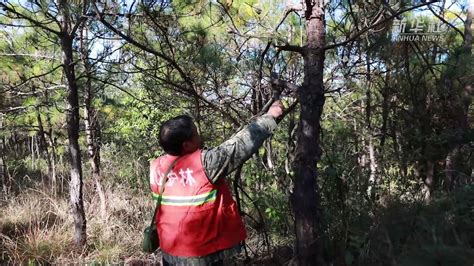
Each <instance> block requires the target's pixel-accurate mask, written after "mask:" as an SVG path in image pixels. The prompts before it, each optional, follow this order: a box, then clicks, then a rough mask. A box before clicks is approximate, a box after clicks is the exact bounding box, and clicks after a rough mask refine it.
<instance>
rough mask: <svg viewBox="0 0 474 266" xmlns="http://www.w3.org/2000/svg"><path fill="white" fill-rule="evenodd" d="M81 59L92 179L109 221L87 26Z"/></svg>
mask: <svg viewBox="0 0 474 266" xmlns="http://www.w3.org/2000/svg"><path fill="white" fill-rule="evenodd" d="M81 60H82V63H83V65H84V70H85V72H86V73H85V75H86V84H85V94H84V106H85V108H84V124H85V130H86V142H87V154H88V155H89V164H90V166H91V172H92V179H93V180H94V184H95V189H96V191H97V195H98V196H99V205H100V216H101V218H102V221H104V222H106V221H107V201H106V197H105V192H104V189H103V187H102V184H101V175H100V132H101V130H100V123H99V113H98V112H97V111H96V109H95V108H94V105H93V104H92V100H93V99H94V89H93V88H92V79H91V75H92V74H91V66H90V63H89V45H88V40H87V28H86V27H84V28H83V29H82V31H81Z"/></svg>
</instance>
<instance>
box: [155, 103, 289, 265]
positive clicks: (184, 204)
mask: <svg viewBox="0 0 474 266" xmlns="http://www.w3.org/2000/svg"><path fill="white" fill-rule="evenodd" d="M282 113H283V105H282V104H281V102H279V101H277V102H275V103H274V104H273V105H272V106H271V107H270V109H269V111H268V112H267V113H266V114H265V115H263V116H260V117H258V118H257V119H256V120H255V121H253V122H252V123H250V124H249V125H247V126H246V127H245V128H244V129H242V130H241V131H239V132H238V133H237V134H235V135H234V136H233V137H232V138H231V139H229V140H227V141H225V142H224V143H222V144H221V145H219V146H217V147H215V148H212V149H202V147H203V143H202V140H201V137H200V136H199V134H198V132H197V128H196V126H195V125H194V123H193V121H192V118H191V117H189V116H178V117H175V118H173V119H170V120H168V121H166V122H165V123H163V125H162V126H161V128H160V145H161V147H162V148H163V150H164V151H165V153H166V154H165V155H163V156H160V157H158V158H156V159H155V160H153V161H152V162H151V163H150V185H151V189H152V192H153V196H154V197H155V198H159V197H161V205H160V208H159V210H158V215H157V217H156V223H157V228H158V235H159V237H160V246H161V250H162V253H163V265H193V266H194V265H223V261H224V259H227V258H230V257H232V256H233V255H235V254H237V253H238V252H240V248H241V246H240V243H241V242H242V241H243V240H245V238H246V231H245V227H244V224H243V222H242V218H241V217H240V214H239V212H238V210H237V204H236V203H235V201H234V200H233V198H232V194H231V193H230V191H229V187H228V185H227V183H226V180H225V176H226V175H228V174H229V173H231V172H232V171H233V170H235V169H236V168H237V167H239V166H240V165H241V164H242V163H244V162H245V161H246V160H248V159H249V158H250V156H251V155H252V154H253V153H255V152H256V151H257V150H258V148H259V147H260V146H261V145H262V144H263V141H264V140H265V139H267V138H268V137H269V136H270V135H271V133H272V131H273V130H274V129H275V128H276V126H277V124H276V121H275V119H276V118H277V117H279V116H281V115H282ZM161 186H164V187H163V188H161ZM161 192H162V195H161V196H160V193H161Z"/></svg>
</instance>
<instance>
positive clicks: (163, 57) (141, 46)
mask: <svg viewBox="0 0 474 266" xmlns="http://www.w3.org/2000/svg"><path fill="white" fill-rule="evenodd" d="M93 7H94V9H95V11H96V15H97V17H98V18H99V21H100V22H102V24H104V26H106V27H107V28H108V29H110V30H111V31H113V32H114V33H116V34H117V35H119V36H120V37H122V38H123V39H124V40H125V41H127V42H128V43H130V44H132V45H134V46H136V47H138V48H140V49H142V50H143V51H146V52H148V53H151V54H153V55H156V56H158V57H160V58H162V59H163V60H165V61H166V62H168V63H169V64H170V65H171V66H173V68H174V69H176V70H177V71H178V72H179V74H180V76H181V78H183V79H184V81H185V82H186V83H187V84H188V86H190V87H191V88H193V87H194V83H193V81H192V80H191V79H190V78H189V77H188V76H187V75H186V73H184V71H183V69H182V68H181V67H180V66H179V65H178V64H177V63H176V61H174V60H173V59H172V58H170V57H169V56H167V55H165V54H163V53H160V52H158V51H156V50H154V49H152V48H150V47H149V46H146V45H144V44H142V43H139V42H138V41H136V40H135V39H134V38H132V37H131V36H130V35H128V34H126V33H123V32H121V31H120V30H119V29H117V28H115V27H114V26H112V25H111V24H110V23H108V22H107V21H106V20H105V18H104V16H103V15H102V14H101V13H100V12H99V9H98V8H97V5H96V4H95V1H93Z"/></svg>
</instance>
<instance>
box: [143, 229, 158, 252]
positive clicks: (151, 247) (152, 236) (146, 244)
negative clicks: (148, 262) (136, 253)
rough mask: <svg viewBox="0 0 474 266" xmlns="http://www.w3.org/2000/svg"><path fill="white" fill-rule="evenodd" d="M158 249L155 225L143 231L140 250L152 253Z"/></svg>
mask: <svg viewBox="0 0 474 266" xmlns="http://www.w3.org/2000/svg"><path fill="white" fill-rule="evenodd" d="M159 247H160V238H159V237H158V231H157V230H156V225H151V226H148V227H147V228H145V230H143V242H142V250H143V252H146V253H153V252H155V250H157V249H158V248H159Z"/></svg>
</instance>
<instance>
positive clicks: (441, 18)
mask: <svg viewBox="0 0 474 266" xmlns="http://www.w3.org/2000/svg"><path fill="white" fill-rule="evenodd" d="M428 8H429V9H430V11H431V13H433V15H435V17H437V18H438V19H439V20H441V21H442V22H443V23H444V24H446V25H448V26H449V27H451V28H452V29H454V30H455V31H457V32H458V33H459V34H460V35H461V36H462V38H463V39H464V33H463V32H462V31H461V30H460V29H458V28H456V26H454V25H453V24H451V23H449V22H448V21H446V20H445V19H444V18H443V17H442V16H440V15H439V14H437V13H436V12H434V10H433V9H432V8H431V6H428Z"/></svg>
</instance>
